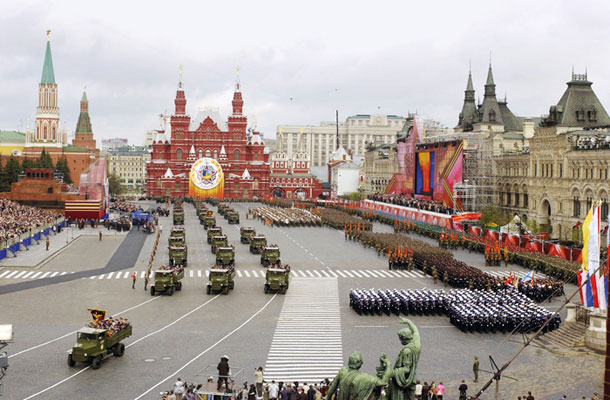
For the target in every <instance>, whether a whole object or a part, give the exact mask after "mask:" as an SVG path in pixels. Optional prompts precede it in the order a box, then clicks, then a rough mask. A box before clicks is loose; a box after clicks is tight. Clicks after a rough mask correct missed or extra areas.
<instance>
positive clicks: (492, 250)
mask: <svg viewBox="0 0 610 400" xmlns="http://www.w3.org/2000/svg"><path fill="white" fill-rule="evenodd" d="M484 254H485V265H489V266H496V267H499V266H500V264H501V263H502V261H504V264H505V265H508V263H509V262H510V252H509V251H508V247H506V246H505V247H504V250H502V248H501V247H500V246H498V245H496V246H492V245H490V244H487V245H485V251H484Z"/></svg>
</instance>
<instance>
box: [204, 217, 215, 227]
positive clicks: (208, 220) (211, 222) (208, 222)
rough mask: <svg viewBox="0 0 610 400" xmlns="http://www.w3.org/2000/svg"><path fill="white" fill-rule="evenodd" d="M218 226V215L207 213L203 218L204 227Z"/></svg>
mask: <svg viewBox="0 0 610 400" xmlns="http://www.w3.org/2000/svg"><path fill="white" fill-rule="evenodd" d="M215 226H216V217H215V216H213V215H211V216H210V215H206V216H205V217H204V218H203V227H204V228H205V229H210V228H213V227H215Z"/></svg>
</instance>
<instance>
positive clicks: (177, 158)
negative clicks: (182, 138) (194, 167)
mask: <svg viewBox="0 0 610 400" xmlns="http://www.w3.org/2000/svg"><path fill="white" fill-rule="evenodd" d="M176 160H182V149H178V150H176Z"/></svg>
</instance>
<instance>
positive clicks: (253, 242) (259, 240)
mask: <svg viewBox="0 0 610 400" xmlns="http://www.w3.org/2000/svg"><path fill="white" fill-rule="evenodd" d="M265 246H267V238H266V237H265V235H254V236H252V238H251V239H250V253H252V254H260V253H261V252H262V251H263V248H264V247H265Z"/></svg>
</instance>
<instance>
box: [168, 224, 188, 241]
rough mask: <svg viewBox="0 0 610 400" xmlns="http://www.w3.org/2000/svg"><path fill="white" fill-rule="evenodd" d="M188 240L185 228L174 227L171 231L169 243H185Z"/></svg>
mask: <svg viewBox="0 0 610 400" xmlns="http://www.w3.org/2000/svg"><path fill="white" fill-rule="evenodd" d="M185 238H186V232H185V231H184V227H183V226H173V227H172V229H171V230H170V231H169V239H168V241H169V243H170V244H171V243H178V242H180V243H184V242H185Z"/></svg>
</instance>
